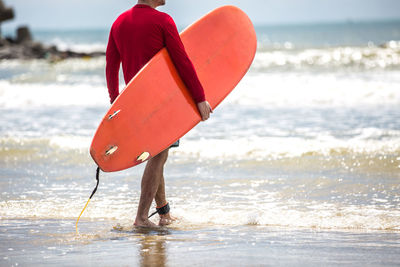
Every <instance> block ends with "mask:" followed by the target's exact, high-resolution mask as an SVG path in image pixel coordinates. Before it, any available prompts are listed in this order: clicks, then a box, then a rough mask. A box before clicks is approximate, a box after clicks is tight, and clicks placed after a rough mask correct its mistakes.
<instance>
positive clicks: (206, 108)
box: [197, 101, 213, 121]
mask: <svg viewBox="0 0 400 267" xmlns="http://www.w3.org/2000/svg"><path fill="white" fill-rule="evenodd" d="M197 108H198V109H199V111H200V115H201V120H202V121H206V120H208V118H210V113H212V112H213V110H212V108H211V106H210V104H209V103H208V102H207V101H203V102H200V103H197Z"/></svg>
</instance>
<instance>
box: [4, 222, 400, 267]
mask: <svg viewBox="0 0 400 267" xmlns="http://www.w3.org/2000/svg"><path fill="white" fill-rule="evenodd" d="M73 225H74V221H71V220H51V219H49V220H6V221H2V222H1V225H0V233H1V237H2V239H3V240H4V241H5V242H2V243H1V244H0V248H1V251H2V252H1V255H0V256H1V259H0V262H2V265H4V266H5V265H13V266H16V265H17V264H18V265H19V266H28V265H29V266H31V265H60V264H61V265H69V266H71V265H80V266H82V265H83V266H94V265H96V266H98V265H100V266H110V265H112V266H126V265H130V266H138V265H141V266H203V265H204V264H207V265H219V266H232V265H233V266H243V265H245V266H259V265H263V266H265V265H267V266H276V265H284V266H317V265H323V266H337V265H343V264H344V265H351V266H354V265H357V266H394V265H396V264H397V263H398V262H399V256H398V255H399V252H400V244H399V242H398V240H399V234H396V233H393V232H385V231H378V232H363V231H361V232H358V231H341V232H340V231H316V230H311V229H287V228H277V227H265V226H255V225H248V226H234V227H227V226H215V225H200V226H191V225H184V224H182V223H177V224H176V225H175V226H173V227H168V228H163V229H159V230H135V229H132V227H129V226H125V228H123V229H122V230H121V229H119V230H115V229H113V222H111V221H102V222H100V221H96V222H87V221H83V222H82V223H81V231H82V232H83V231H84V232H86V233H81V235H79V236H76V235H75V233H74V232H71V228H73ZM115 226H118V225H114V227H115ZM88 233H90V234H88Z"/></svg>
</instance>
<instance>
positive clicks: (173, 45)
mask: <svg viewBox="0 0 400 267" xmlns="http://www.w3.org/2000/svg"><path fill="white" fill-rule="evenodd" d="M162 5H165V0H139V1H138V2H137V4H136V5H135V6H133V7H132V8H131V9H129V10H127V11H125V12H124V13H122V14H121V15H120V16H119V17H118V18H117V19H116V20H115V22H114V23H113V25H112V27H111V31H110V36H109V40H108V44H107V50H106V79H107V87H108V91H109V95H110V102H111V103H113V102H114V100H115V99H116V98H117V96H118V94H119V88H118V85H119V79H118V77H119V69H120V65H121V63H122V70H123V74H124V80H125V83H128V82H129V81H130V80H131V79H132V78H133V77H134V76H135V75H136V74H137V73H138V72H139V70H140V69H141V68H142V67H143V66H144V65H145V64H146V63H147V62H148V61H149V60H150V59H151V58H152V57H153V56H154V55H155V54H157V52H158V51H160V50H161V49H162V48H163V47H166V49H167V51H168V53H169V55H170V57H171V59H172V61H173V63H174V65H175V67H176V69H177V71H178V73H179V75H180V76H181V78H182V80H183V82H184V83H185V85H186V87H187V88H188V89H189V91H190V93H191V95H192V97H193V100H194V101H195V102H196V103H197V107H198V110H199V113H200V115H201V118H202V120H203V121H205V120H207V119H208V118H209V117H210V113H212V109H211V107H210V105H209V103H208V102H207V101H206V98H205V95H204V90H203V87H202V85H201V83H200V81H199V78H198V77H197V73H196V70H195V68H194V66H193V64H192V62H191V60H190V59H189V57H188V55H187V53H186V51H185V48H184V45H183V43H182V41H181V39H180V36H179V33H178V30H177V27H176V25H175V22H174V21H173V19H172V18H171V17H170V16H169V15H168V14H166V13H163V12H160V11H158V10H156V7H158V6H162ZM154 75H157V74H154ZM177 145H179V143H178V144H177ZM168 151H169V148H168V149H166V150H164V151H163V152H161V153H160V154H158V155H156V156H154V157H152V158H151V159H149V160H148V162H147V165H146V167H145V170H144V173H143V176H142V181H141V194H140V200H139V206H138V210H137V215H136V219H135V222H134V225H135V226H139V227H156V225H155V224H154V223H152V222H151V221H150V220H149V219H148V214H149V209H150V206H151V203H152V202H153V199H154V200H155V202H156V204H157V211H158V213H159V215H160V220H159V225H161V226H162V225H167V224H170V223H171V222H172V220H173V217H172V216H171V215H170V212H169V205H168V202H167V200H166V195H165V180H164V165H165V163H166V161H167V158H168Z"/></svg>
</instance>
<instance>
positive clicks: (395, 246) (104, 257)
mask: <svg viewBox="0 0 400 267" xmlns="http://www.w3.org/2000/svg"><path fill="white" fill-rule="evenodd" d="M256 31H257V36H258V40H259V44H258V50H257V54H256V57H255V60H254V63H253V65H252V67H251V68H250V70H249V72H248V74H247V75H246V76H245V77H244V79H243V80H242V81H241V82H240V84H239V85H238V86H237V88H236V89H235V90H234V91H233V92H232V94H231V95H229V96H228V97H227V99H226V100H225V101H224V102H223V103H222V104H221V105H220V106H219V107H218V108H217V109H216V110H215V111H214V113H213V114H212V117H211V119H210V120H209V121H207V122H205V123H201V124H200V125H198V126H197V127H196V128H194V129H193V130H192V131H191V132H189V133H188V134H187V135H186V136H185V137H183V138H182V139H181V146H180V147H179V148H177V149H173V150H171V151H170V157H169V160H168V163H167V166H166V170H165V178H166V186H167V198H168V200H169V201H170V204H171V207H172V211H171V212H172V213H173V215H174V216H176V217H178V221H177V222H176V223H174V224H173V225H172V226H170V227H166V228H163V229H160V230H158V231H157V230H154V231H139V230H135V229H133V228H132V223H133V220H134V217H135V213H136V209H137V205H138V200H139V195H140V180H141V175H142V172H143V168H144V166H137V167H134V168H131V169H129V170H125V171H122V172H117V173H101V175H100V186H99V190H98V192H97V193H96V195H95V196H94V198H93V199H92V201H91V203H90V205H89V207H88V209H87V210H86V211H85V213H84V214H83V216H82V218H81V221H80V224H79V229H80V233H81V235H79V236H77V235H76V234H75V220H76V218H77V216H78V215H79V213H80V211H81V209H82V208H83V206H84V204H85V202H86V200H87V198H88V197H89V195H90V193H91V191H92V189H93V187H94V185H95V177H94V176H95V169H96V166H95V164H94V163H93V161H92V160H91V158H90V155H89V146H90V142H91V138H92V136H93V134H94V132H95V130H96V127H97V125H98V124H99V122H100V120H101V119H102V117H103V116H104V114H105V112H106V111H107V109H108V107H109V99H108V93H107V89H106V83H105V77H104V67H105V58H104V57H100V58H93V59H68V60H64V61H60V62H48V61H44V60H27V61H21V60H11V61H10V60H5V61H0V96H1V97H0V111H1V113H2V116H1V119H0V120H1V121H0V122H1V123H0V168H1V173H0V188H1V190H0V219H1V220H0V241H1V242H0V248H1V249H0V265H1V266H11V265H17V264H19V265H23V266H27V265H32V264H33V265H38V264H47V265H81V264H83V265H105V266H109V265H117V266H119V265H133V266H134V265H144V266H146V265H160V266H175V265H178V266H188V265H195V266H196V265H198V266H201V265H204V264H209V265H222V266H232V265H233V266H243V265H246V266H249V265H250V266H254V265H257V266H258V265H292V266H299V265H300V266H316V265H324V266H337V265H343V264H345V265H352V266H355V265H358V266H378V265H380V266H381V265H384V266H396V265H398V264H400V256H399V255H400V120H399V118H400V108H399V107H400V105H399V104H400V22H380V23H376V22H375V23H373V22H368V23H344V24H322V25H296V26H293V25H292V26H291V25H286V26H264V27H263V26H257V27H256ZM34 37H35V38H36V39H38V40H42V41H43V42H45V43H47V44H54V45H57V46H58V47H59V48H60V49H73V50H76V51H85V52H90V51H104V49H105V45H106V42H107V38H108V32H107V30H77V31H63V32H61V31H60V32H55V31H53V32H50V31H35V32H34ZM122 80H123V79H121V81H122ZM121 88H123V84H121Z"/></svg>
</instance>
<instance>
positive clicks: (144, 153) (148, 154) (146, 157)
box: [136, 152, 150, 162]
mask: <svg viewBox="0 0 400 267" xmlns="http://www.w3.org/2000/svg"><path fill="white" fill-rule="evenodd" d="M149 157H150V153H149V152H143V153H142V154H140V156H139V157H137V159H136V160H137V161H141V162H144V161H146V160H147V159H148V158H149Z"/></svg>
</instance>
